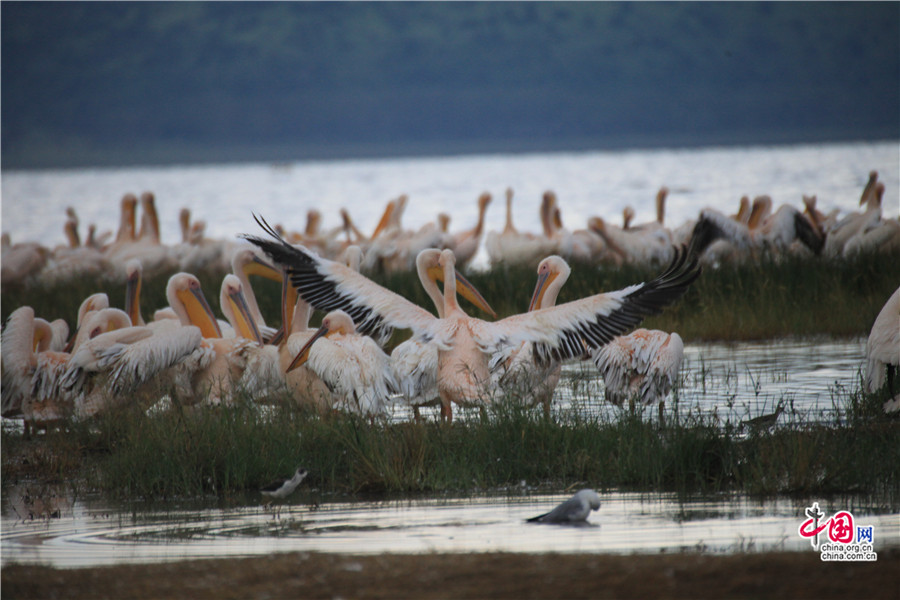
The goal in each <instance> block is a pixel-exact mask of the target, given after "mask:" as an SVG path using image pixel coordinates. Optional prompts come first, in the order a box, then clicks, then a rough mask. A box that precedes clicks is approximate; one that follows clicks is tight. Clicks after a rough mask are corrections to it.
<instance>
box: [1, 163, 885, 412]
mask: <svg viewBox="0 0 900 600" xmlns="http://www.w3.org/2000/svg"><path fill="white" fill-rule="evenodd" d="M884 191H885V188H884V183H883V182H881V181H879V179H878V173H877V172H875V171H873V172H871V173H869V176H868V180H867V182H866V184H865V187H864V189H863V190H862V193H861V195H860V198H859V207H860V210H859V211H857V212H850V213H848V214H843V215H842V214H839V212H838V211H836V210H833V211H831V212H830V213H827V214H826V213H823V212H822V211H821V210H820V207H819V206H818V204H817V198H816V197H815V196H804V197H803V199H802V204H800V205H798V206H797V207H795V206H792V205H790V204H782V205H776V204H775V203H774V201H773V200H772V198H771V197H769V196H766V195H762V196H757V197H756V198H754V199H753V200H751V199H750V198H749V197H746V196H745V197H742V198H741V199H740V203H739V205H738V209H737V211H736V212H735V213H734V214H727V212H722V211H720V210H717V209H715V208H712V207H708V208H706V209H704V210H702V211H701V212H700V213H699V214H698V215H697V218H696V219H692V220H689V221H687V222H685V223H683V224H680V225H678V226H676V227H669V226H668V225H667V221H666V219H665V207H666V201H667V198H668V197H669V195H670V194H671V193H672V192H670V190H669V189H668V188H666V187H661V188H660V189H659V191H658V193H657V194H656V199H655V202H656V219H655V220H652V221H649V222H645V223H639V224H635V223H634V222H633V221H634V214H635V211H634V209H633V208H632V207H630V206H625V207H623V210H622V223H621V224H618V223H613V222H611V221H610V220H607V219H603V218H600V217H598V216H589V217H588V218H587V219H586V220H585V221H584V225H583V226H580V227H579V226H578V225H576V226H575V227H574V228H572V229H570V228H568V227H566V226H565V225H564V221H563V217H564V208H563V206H562V202H561V201H560V199H559V198H558V197H557V195H556V193H555V192H553V190H547V191H545V192H544V193H543V194H542V196H541V202H540V208H539V220H540V224H541V230H540V231H538V232H523V231H520V230H519V229H517V228H516V226H515V225H514V205H513V198H514V191H513V190H512V189H511V188H509V189H507V190H506V193H505V199H506V205H505V208H506V223H505V227H504V228H503V230H502V231H486V226H485V223H486V218H485V215H486V213H487V211H488V210H489V208H490V205H491V198H492V196H491V194H490V193H489V192H483V193H482V194H481V195H480V196H479V197H478V198H477V200H476V206H477V211H478V212H477V219H476V220H475V222H474V223H473V224H467V227H465V228H462V229H458V230H455V231H454V230H451V228H450V222H451V217H450V215H449V214H447V213H440V214H438V215H437V218H436V220H435V221H434V222H432V223H426V224H425V225H424V226H422V227H420V228H418V229H415V228H409V227H408V226H406V225H404V222H403V215H404V212H405V210H406V207H407V206H408V205H409V204H410V203H411V202H415V199H414V198H410V197H409V196H408V195H405V194H402V195H400V196H398V197H396V198H395V199H393V200H390V201H389V202H388V203H387V204H386V206H385V209H384V212H383V215H382V217H381V219H380V220H379V222H378V223H377V225H376V227H375V228H374V230H372V232H371V234H367V233H364V232H363V231H361V230H360V228H359V227H357V225H356V224H355V223H354V222H353V219H352V217H351V216H350V214H349V212H348V211H346V210H345V209H340V211H339V212H340V219H341V220H340V225H338V226H337V227H333V228H331V229H328V228H326V227H323V215H322V214H321V213H320V212H319V211H318V210H314V209H313V210H309V211H308V212H307V214H306V225H305V227H304V228H303V229H302V230H299V231H291V230H288V229H286V228H285V227H283V226H282V225H275V226H270V225H269V224H268V223H266V222H265V221H263V220H262V219H258V222H259V223H260V225H261V226H262V228H263V230H264V232H265V233H266V234H267V236H266V237H262V236H256V235H251V234H244V235H241V236H239V237H241V238H243V241H242V240H240V239H236V240H224V241H218V240H213V239H210V238H208V237H206V235H205V227H206V226H205V223H204V221H203V220H202V219H196V218H193V217H192V215H191V211H190V210H189V209H187V208H183V209H181V212H180V213H179V223H180V227H181V232H180V234H181V235H180V237H181V241H180V242H179V243H178V244H175V245H171V246H167V245H165V244H163V243H162V241H161V239H162V238H161V235H160V230H159V223H160V219H159V214H158V209H157V204H156V196H155V195H154V194H153V193H152V192H144V193H142V194H140V195H139V196H138V195H135V194H131V193H128V194H125V195H124V196H123V197H122V199H121V202H120V203H119V206H118V209H119V213H120V219H119V226H118V229H117V231H98V230H97V227H96V226H94V225H93V224H89V225H88V227H87V231H86V233H85V234H84V235H82V232H81V231H79V227H81V222H80V220H79V218H78V215H77V213H76V211H75V210H74V208H69V209H68V210H67V211H66V220H65V224H64V227H63V231H64V234H65V239H66V244H64V245H61V246H57V247H55V248H50V247H46V246H43V245H41V244H38V243H35V242H20V243H16V244H13V243H12V241H11V239H10V236H9V235H8V234H6V233H4V235H3V240H2V253H0V258H2V282H3V285H4V286H5V285H9V284H12V285H20V286H26V287H27V286H31V285H47V284H51V285H52V284H57V283H59V282H65V281H71V280H73V279H75V278H85V277H90V278H100V277H101V275H102V277H103V278H105V279H106V280H109V281H121V282H123V283H124V284H125V303H124V306H123V307H122V309H119V308H114V307H111V306H110V302H109V298H108V297H107V295H106V294H105V293H97V294H93V295H91V296H89V297H88V298H86V299H85V300H84V301H83V302H82V304H81V307H80V309H79V311H78V316H77V319H76V321H75V323H74V324H73V325H74V326H73V328H72V331H73V332H74V333H73V335H72V336H71V337H70V335H69V333H70V330H69V325H68V324H67V323H66V322H65V321H64V320H62V319H56V320H54V321H52V322H48V321H47V320H44V319H42V318H41V317H39V316H38V315H35V314H34V311H33V310H32V309H31V308H30V307H19V308H17V309H16V310H14V311H12V312H11V313H10V315H9V317H8V320H7V322H6V324H5V325H4V327H3V332H2V363H3V373H2V384H3V398H2V400H3V406H2V414H3V416H4V417H5V418H16V419H23V420H24V421H26V423H28V425H29V426H32V425H34V426H45V425H47V424H52V423H54V422H58V421H60V420H61V419H64V418H66V417H67V416H74V417H76V418H90V417H91V416H93V415H96V414H99V413H100V412H102V411H105V410H108V409H109V408H111V407H114V406H116V405H119V404H122V403H124V402H127V399H126V398H125V397H127V398H138V397H140V396H146V395H152V394H154V393H162V392H156V391H155V390H159V389H163V388H166V389H171V390H172V393H173V395H174V398H175V399H177V400H178V401H179V402H182V403H184V404H187V405H203V404H206V403H210V404H217V403H228V402H233V401H234V400H235V398H237V397H238V396H239V394H246V395H247V396H248V397H250V398H252V399H253V400H255V401H258V402H267V401H269V399H271V398H275V397H277V396H278V395H279V394H286V395H288V396H290V397H292V398H294V399H295V401H296V402H297V403H298V404H301V405H309V406H312V407H315V408H316V409H317V410H319V411H331V410H342V411H349V412H353V413H358V414H361V415H364V416H366V417H370V418H377V417H379V416H384V415H389V414H392V412H393V407H394V406H395V404H396V403H401V404H403V405H406V406H408V407H410V409H411V410H412V411H413V413H414V415H415V416H416V417H417V418H418V416H419V409H420V408H421V407H423V406H440V411H441V415H442V417H443V418H445V419H446V420H451V419H452V416H453V409H454V407H455V406H476V407H484V406H487V405H490V404H491V403H492V402H493V401H495V399H496V398H498V397H501V396H504V395H506V396H509V395H510V394H512V395H514V396H516V397H518V398H519V400H521V401H524V402H527V403H534V404H541V405H542V406H543V407H544V410H545V412H547V413H549V406H550V403H551V400H552V398H553V395H554V389H555V387H556V384H557V382H558V381H559V378H560V372H561V367H562V364H563V363H565V362H569V361H582V360H584V361H587V360H590V361H592V362H593V363H594V365H595V366H596V369H597V371H596V373H597V374H598V376H599V377H602V378H603V380H604V383H605V397H606V399H607V400H608V401H609V402H612V403H614V404H619V405H623V404H625V403H626V402H628V403H631V402H639V403H644V404H652V403H659V404H660V409H662V403H663V401H664V399H665V396H666V395H667V394H668V392H669V391H670V389H671V388H672V386H673V384H674V382H675V380H676V378H677V374H678V372H679V369H680V366H681V361H682V356H683V341H682V339H681V337H680V336H679V335H678V333H676V332H661V331H649V330H646V329H636V330H635V329H634V328H635V327H637V326H638V325H639V324H640V322H641V321H642V320H643V319H644V318H645V317H647V316H650V315H654V314H657V313H659V312H660V311H662V310H663V309H665V307H667V306H669V305H670V304H672V303H673V302H675V301H677V300H678V299H679V298H681V297H682V295H683V294H684V293H685V292H686V290H687V289H688V288H689V286H690V285H691V283H692V282H693V281H694V280H695V279H696V278H697V277H698V275H699V273H700V268H701V267H700V266H701V265H712V266H713V267H715V266H717V265H719V264H721V263H723V262H727V261H735V262H739V261H749V260H756V259H758V258H759V257H761V256H765V255H768V256H775V257H780V256H788V255H801V256H819V257H821V259H822V260H829V259H834V258H839V257H840V258H846V257H852V256H856V255H859V254H861V253H889V252H896V251H897V249H898V248H900V220H898V218H897V216H896V215H888V214H886V213H885V209H884V207H883V206H882V198H883V196H884ZM729 212H730V211H729ZM138 216H140V219H138ZM248 242H249V243H248ZM480 248H484V250H485V251H486V254H487V259H488V263H489V264H490V266H491V267H492V268H503V267H505V266H509V265H515V264H521V265H529V266H531V267H537V273H538V281H537V284H536V286H535V288H534V292H533V294H532V298H531V302H530V304H529V306H528V310H527V311H525V312H522V313H520V314H515V315H512V316H507V317H506V318H503V319H498V320H492V321H491V320H485V318H479V317H476V316H470V315H469V314H467V313H466V312H465V311H464V310H463V308H462V307H461V306H460V303H459V300H458V295H462V296H463V297H464V298H466V299H467V300H468V301H469V302H471V303H472V304H473V305H474V306H475V307H476V308H477V309H478V310H479V311H480V313H483V315H482V316H484V317H490V318H492V319H496V314H495V313H494V311H493V309H492V308H491V307H490V304H489V303H488V302H487V300H485V299H484V297H483V296H482V295H481V293H480V292H478V290H476V289H475V288H474V286H472V284H471V283H470V282H469V281H468V280H467V279H466V278H465V277H464V276H463V274H462V271H463V270H464V269H465V268H467V267H468V265H470V264H471V263H472V261H473V257H474V256H475V254H476V253H477V252H478V251H479V249H480ZM876 255H877V254H876ZM567 261H573V263H575V264H576V265H582V264H607V265H622V264H642V265H655V266H657V267H658V268H659V269H660V271H661V274H660V275H659V276H658V277H656V278H655V279H652V280H650V281H647V282H644V283H637V284H635V285H631V286H628V287H626V288H624V289H621V290H615V291H607V292H604V293H596V294H593V295H590V296H587V297H584V298H580V299H577V300H574V301H571V302H566V303H563V304H557V302H556V300H557V297H558V294H559V291H560V289H561V287H562V286H563V284H564V283H565V281H566V279H567V277H568V276H569V273H570V272H571V267H570V266H569V264H568V262H567ZM412 268H415V269H416V272H417V274H418V277H419V281H420V283H421V285H422V286H423V289H424V290H425V292H426V294H427V295H428V297H429V298H430V299H431V301H432V303H433V306H434V308H433V311H434V312H431V311H429V310H427V309H425V308H423V307H420V306H418V305H416V304H415V303H413V302H411V301H409V300H408V299H406V298H403V297H402V296H400V295H399V294H397V293H395V292H394V291H392V290H389V289H387V288H385V287H382V286H380V285H378V284H376V283H375V282H374V281H372V280H371V279H369V277H368V275H371V274H372V273H373V272H382V273H391V272H402V271H408V270H411V269H412ZM198 269H213V270H218V271H220V272H228V271H230V273H229V274H228V275H227V276H226V277H224V278H223V280H222V282H221V283H222V285H221V288H220V293H219V306H218V308H219V310H220V315H221V318H217V317H216V316H215V314H214V313H213V310H212V308H211V307H210V305H209V303H208V302H207V301H206V298H205V297H204V295H203V291H202V290H201V289H200V281H199V279H197V277H196V276H195V275H192V274H191V273H192V271H196V270H198ZM160 273H166V274H168V273H174V275H171V276H170V277H169V280H168V285H167V288H166V298H167V300H168V303H169V306H167V307H165V308H162V309H159V310H156V311H155V312H154V313H152V315H149V316H150V318H149V320H148V321H145V316H147V313H143V312H142V306H141V302H142V295H143V294H144V292H145V291H146V290H143V289H142V282H143V277H144V275H145V274H151V275H157V274H160ZM252 277H262V278H265V279H270V280H275V281H278V282H279V283H281V285H282V290H283V293H282V299H281V314H280V315H264V314H263V311H261V310H260V303H259V302H258V301H257V297H256V294H255V292H254V289H253V286H252V280H251V278H252ZM439 283H441V284H442V285H443V290H441V289H440V287H439V286H438V284H439ZM897 296H898V294H897V293H895V294H894V295H893V296H892V297H891V299H890V300H889V301H888V303H887V305H886V306H885V310H884V311H883V313H882V315H880V316H879V319H878V321H876V324H875V326H873V329H872V333H871V335H870V337H869V343H868V344H867V360H868V368H867V381H866V384H867V388H868V389H869V390H870V391H873V392H874V391H876V390H877V389H880V388H881V387H882V386H883V385H885V384H887V386H888V387H889V391H890V394H891V395H892V399H891V400H889V401H888V403H886V406H885V408H886V410H888V409H892V408H893V407H894V405H895V404H896V403H897V399H896V397H895V396H894V394H896V390H894V387H895V379H896V378H895V371H896V368H897V366H898V365H897V355H898V354H897V350H896V341H897V340H896V337H897V335H896V334H897V331H898V329H897V327H896V321H897V312H898V311H897V308H896V305H897ZM123 309H124V310H123ZM316 311H318V312H319V313H321V314H324V318H323V319H322V325H321V326H320V327H311V326H310V320H311V317H312V316H313V314H314V312H316ZM885 315H886V316H885ZM278 321H280V326H278V327H274V326H272V324H274V325H279V324H278ZM891 321H893V326H892V324H891ZM270 323H271V324H270ZM395 330H405V331H408V332H409V337H408V339H405V340H402V341H401V342H400V343H396V342H395V341H394V339H395V338H394V339H392V336H393V333H394V331H395ZM389 350H390V352H388V351H389ZM142 402H143V400H142ZM892 402H893V404H892Z"/></svg>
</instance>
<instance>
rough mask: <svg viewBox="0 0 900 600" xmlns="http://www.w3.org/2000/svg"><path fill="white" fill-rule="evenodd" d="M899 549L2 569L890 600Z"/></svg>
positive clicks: (75, 583)
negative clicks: (828, 558) (867, 554)
mask: <svg viewBox="0 0 900 600" xmlns="http://www.w3.org/2000/svg"><path fill="white" fill-rule="evenodd" d="M898 559H900V549H893V550H883V551H882V552H880V553H879V557H878V561H877V562H875V563H823V562H821V561H820V560H819V557H818V555H817V554H816V553H814V552H812V551H810V552H795V553H767V554H743V555H731V556H709V555H701V554H678V555H674V554H673V555H650V556H646V555H632V556H618V555H562V554H537V555H534V554H503V553H499V554H449V555H448V554H432V555H398V554H389V555H388V554H386V555H379V556H352V555H335V554H315V553H293V554H279V555H274V556H271V557H265V558H246V559H228V560H195V561H187V562H178V563H167V564H152V565H138V566H135V565H125V566H115V567H103V568H92V569H71V570H65V569H52V568H48V567H34V566H19V565H13V566H8V567H6V568H4V569H3V571H2V593H3V596H4V597H5V598H41V599H43V598H92V599H94V598H117V599H127V598H134V599H138V598H140V599H144V598H191V599H194V600H203V599H207V598H208V599H211V600H212V599H215V600H222V599H227V598H241V599H245V598H348V599H350V598H360V599H366V598H392V599H404V598H409V599H429V598H491V599H503V598H516V599H520V598H592V599H596V598H632V597H633V598H648V597H651V598H885V599H896V598H897V593H898V590H900V569H897V568H896V567H897V564H898Z"/></svg>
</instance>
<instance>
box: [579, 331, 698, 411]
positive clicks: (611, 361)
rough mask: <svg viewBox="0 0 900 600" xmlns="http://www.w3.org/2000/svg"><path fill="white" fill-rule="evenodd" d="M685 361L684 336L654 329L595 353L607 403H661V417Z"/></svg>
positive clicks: (626, 336)
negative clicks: (666, 399) (667, 397)
mask: <svg viewBox="0 0 900 600" xmlns="http://www.w3.org/2000/svg"><path fill="white" fill-rule="evenodd" d="M683 359H684V343H683V342H682V341H681V336H680V335H678V334H677V333H666V332H665V331H658V330H655V329H654V330H651V329H636V330H634V331H633V332H631V333H630V334H629V335H623V336H619V337H617V338H615V339H613V341H611V342H610V343H609V344H607V345H605V346H603V347H602V348H600V349H598V350H596V351H595V352H594V353H593V360H594V364H595V365H597V368H598V369H600V373H601V374H602V375H603V382H604V383H605V385H606V399H607V400H609V401H610V402H612V403H613V404H615V405H616V406H622V404H623V403H624V402H625V401H628V402H634V400H635V399H637V400H639V401H640V402H641V403H642V404H655V403H659V414H660V416H662V414H663V409H664V406H665V398H666V395H667V394H668V393H669V390H671V389H672V385H673V384H674V383H675V379H676V378H677V377H678V372H679V371H680V370H681V362H682V360H683Z"/></svg>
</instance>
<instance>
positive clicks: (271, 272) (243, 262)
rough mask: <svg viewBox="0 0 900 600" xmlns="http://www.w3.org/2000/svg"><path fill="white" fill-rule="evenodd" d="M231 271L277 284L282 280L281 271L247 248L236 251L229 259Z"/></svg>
mask: <svg viewBox="0 0 900 600" xmlns="http://www.w3.org/2000/svg"><path fill="white" fill-rule="evenodd" d="M231 271H232V272H233V273H243V274H244V275H246V276H247V277H248V278H249V277H250V275H258V276H260V277H265V278H266V279H271V280H272V281H277V282H279V283H280V282H281V280H282V274H281V271H280V270H279V269H276V268H275V267H273V266H272V265H271V264H269V263H268V262H267V261H265V260H264V259H263V258H262V257H260V256H259V255H258V254H257V253H256V252H255V251H254V250H253V248H251V247H249V246H248V247H246V248H240V249H238V250H237V251H236V252H235V253H234V255H233V256H232V257H231Z"/></svg>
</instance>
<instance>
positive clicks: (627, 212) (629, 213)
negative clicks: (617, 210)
mask: <svg viewBox="0 0 900 600" xmlns="http://www.w3.org/2000/svg"><path fill="white" fill-rule="evenodd" d="M633 220H634V209H633V208H632V207H630V206H626V207H625V208H623V209H622V229H628V228H629V227H631V222H632V221H633Z"/></svg>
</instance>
